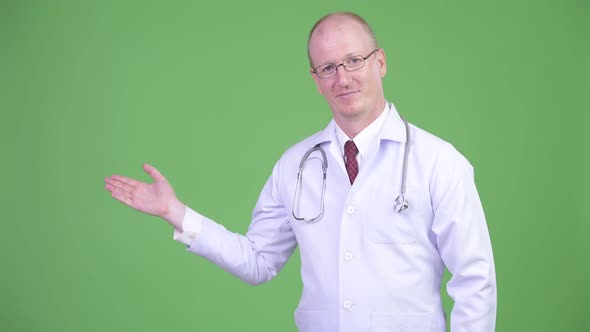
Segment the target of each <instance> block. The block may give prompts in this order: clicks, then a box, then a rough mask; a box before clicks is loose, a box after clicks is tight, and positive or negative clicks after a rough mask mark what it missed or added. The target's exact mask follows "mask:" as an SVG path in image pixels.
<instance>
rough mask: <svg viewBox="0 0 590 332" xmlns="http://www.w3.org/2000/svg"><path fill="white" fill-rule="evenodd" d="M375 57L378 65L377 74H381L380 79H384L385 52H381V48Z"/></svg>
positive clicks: (385, 71) (385, 70) (385, 68)
mask: <svg viewBox="0 0 590 332" xmlns="http://www.w3.org/2000/svg"><path fill="white" fill-rule="evenodd" d="M375 55H376V56H377V63H379V72H380V74H381V77H382V78H383V77H385V74H386V73H387V62H386V61H385V59H386V57H385V50H383V49H382V48H380V49H379V51H377V54H375Z"/></svg>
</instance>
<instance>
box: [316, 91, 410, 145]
mask: <svg viewBox="0 0 590 332" xmlns="http://www.w3.org/2000/svg"><path fill="white" fill-rule="evenodd" d="M382 118H383V120H382V122H381V124H380V125H377V126H376V127H377V128H378V130H377V131H378V133H377V141H380V140H391V141H396V142H405V141H406V128H405V125H404V122H403V120H402V118H401V117H400V115H399V113H398V112H397V110H396V108H395V106H394V105H393V104H392V103H388V102H387V103H386V104H385V109H384V110H383V113H381V115H380V116H379V117H378V118H377V119H376V120H375V121H373V123H371V124H370V125H369V127H370V126H371V125H373V124H374V123H375V122H377V121H379V120H380V119H382ZM367 128H368V127H367ZM367 128H365V129H367ZM379 129H380V130H379ZM337 130H341V129H340V128H339V127H338V125H336V122H334V119H332V120H331V121H330V123H328V125H327V126H326V128H324V130H322V131H321V132H320V133H319V134H318V135H317V136H316V138H315V139H314V140H313V145H317V144H321V143H324V142H331V141H336V142H337V143H340V141H342V144H341V145H342V149H341V150H342V151H341V152H343V151H344V148H343V147H344V143H346V141H347V140H348V136H346V134H344V138H342V139H340V138H339V137H337ZM359 135H360V133H359ZM359 135H357V137H358V136H359ZM355 141H356V139H355ZM359 150H360V148H359Z"/></svg>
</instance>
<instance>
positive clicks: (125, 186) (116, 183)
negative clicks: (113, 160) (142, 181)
mask: <svg viewBox="0 0 590 332" xmlns="http://www.w3.org/2000/svg"><path fill="white" fill-rule="evenodd" d="M104 182H106V183H107V184H108V185H111V186H113V187H117V188H121V189H125V190H127V191H133V190H135V186H132V185H129V184H126V183H125V182H122V181H119V180H114V179H112V178H105V179H104Z"/></svg>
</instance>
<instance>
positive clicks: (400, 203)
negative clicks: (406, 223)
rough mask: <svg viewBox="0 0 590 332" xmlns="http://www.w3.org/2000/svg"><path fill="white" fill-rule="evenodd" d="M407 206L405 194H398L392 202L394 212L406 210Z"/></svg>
mask: <svg viewBox="0 0 590 332" xmlns="http://www.w3.org/2000/svg"><path fill="white" fill-rule="evenodd" d="M409 206H410V204H409V203H408V200H407V199H406V196H404V195H403V194H400V195H399V196H397V198H396V199H395V202H394V203H393V209H394V210H395V211H396V212H403V211H405V210H407V209H408V207H409Z"/></svg>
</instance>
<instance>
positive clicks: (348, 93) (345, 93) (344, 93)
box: [336, 90, 360, 97]
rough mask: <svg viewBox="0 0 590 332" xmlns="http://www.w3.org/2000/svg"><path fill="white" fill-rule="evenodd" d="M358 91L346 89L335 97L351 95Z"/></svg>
mask: <svg viewBox="0 0 590 332" xmlns="http://www.w3.org/2000/svg"><path fill="white" fill-rule="evenodd" d="M358 92H360V91H359V90H355V91H346V92H342V93H339V94H337V95H336V97H348V96H350V95H353V94H355V93H358Z"/></svg>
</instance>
